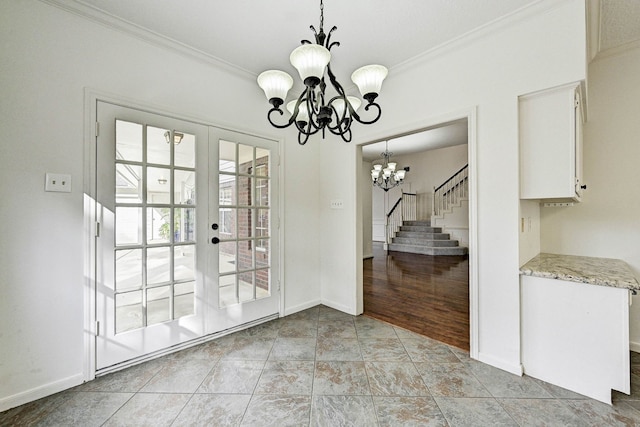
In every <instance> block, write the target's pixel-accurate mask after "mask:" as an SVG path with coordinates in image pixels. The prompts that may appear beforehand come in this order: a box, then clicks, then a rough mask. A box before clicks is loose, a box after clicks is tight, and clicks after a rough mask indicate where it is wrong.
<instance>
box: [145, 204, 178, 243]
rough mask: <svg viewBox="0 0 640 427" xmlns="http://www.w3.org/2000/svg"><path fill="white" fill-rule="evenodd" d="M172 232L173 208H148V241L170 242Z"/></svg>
mask: <svg viewBox="0 0 640 427" xmlns="http://www.w3.org/2000/svg"><path fill="white" fill-rule="evenodd" d="M172 233H173V230H172V228H171V209H170V208H147V243H150V244H156V243H169V242H170V241H171V234H172Z"/></svg>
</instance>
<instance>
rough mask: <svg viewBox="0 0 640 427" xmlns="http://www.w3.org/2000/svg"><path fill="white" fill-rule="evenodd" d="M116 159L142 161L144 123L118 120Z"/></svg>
mask: <svg viewBox="0 0 640 427" xmlns="http://www.w3.org/2000/svg"><path fill="white" fill-rule="evenodd" d="M116 160H128V161H132V162H141V161H142V125H140V124H138V123H131V122H126V121H124V120H116Z"/></svg>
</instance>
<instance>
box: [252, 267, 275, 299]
mask: <svg viewBox="0 0 640 427" xmlns="http://www.w3.org/2000/svg"><path fill="white" fill-rule="evenodd" d="M270 271H271V270H269V269H268V268H263V269H261V270H256V298H264V297H268V296H269V283H270V277H269V274H270Z"/></svg>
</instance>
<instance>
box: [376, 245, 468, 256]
mask: <svg viewBox="0 0 640 427" xmlns="http://www.w3.org/2000/svg"><path fill="white" fill-rule="evenodd" d="M389 250H390V251H396V252H409V253H417V254H423V255H466V254H468V251H469V250H468V248H466V247H464V246H455V247H437V246H421V245H405V244H398V243H390V244H389Z"/></svg>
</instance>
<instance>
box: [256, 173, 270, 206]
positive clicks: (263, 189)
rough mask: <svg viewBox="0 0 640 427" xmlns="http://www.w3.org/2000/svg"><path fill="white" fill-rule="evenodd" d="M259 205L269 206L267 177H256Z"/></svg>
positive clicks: (257, 203)
mask: <svg viewBox="0 0 640 427" xmlns="http://www.w3.org/2000/svg"><path fill="white" fill-rule="evenodd" d="M255 204H256V205H258V206H269V180H268V179H266V178H257V179H256V200H255Z"/></svg>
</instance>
